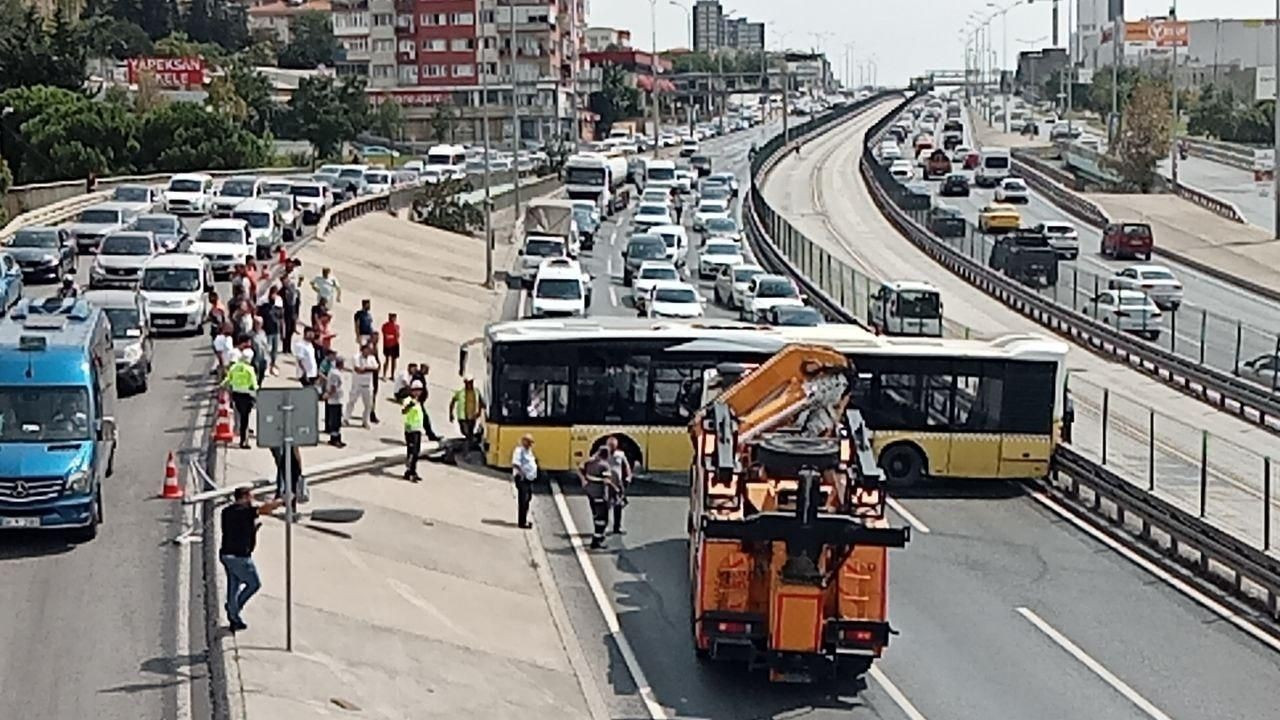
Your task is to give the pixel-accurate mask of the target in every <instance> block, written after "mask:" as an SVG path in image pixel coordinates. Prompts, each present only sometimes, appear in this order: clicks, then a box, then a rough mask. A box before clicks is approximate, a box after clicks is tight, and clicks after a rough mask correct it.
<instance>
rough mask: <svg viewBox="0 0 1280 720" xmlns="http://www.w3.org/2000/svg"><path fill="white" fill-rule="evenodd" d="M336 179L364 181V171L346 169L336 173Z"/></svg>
mask: <svg viewBox="0 0 1280 720" xmlns="http://www.w3.org/2000/svg"><path fill="white" fill-rule="evenodd" d="M338 177H340V178H343V179H344V180H362V179H364V171H363V170H361V169H360V168H347V169H346V170H343V171H342V172H340V173H338Z"/></svg>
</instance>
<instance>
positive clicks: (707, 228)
mask: <svg viewBox="0 0 1280 720" xmlns="http://www.w3.org/2000/svg"><path fill="white" fill-rule="evenodd" d="M712 238H724V239H725V240H732V241H734V242H736V243H738V244H739V245H741V244H742V228H740V227H738V221H737V220H734V219H733V218H731V217H728V216H725V217H713V218H709V219H708V220H707V222H706V223H705V224H704V225H703V226H702V241H703V242H704V243H705V242H706V241H708V240H710V239H712Z"/></svg>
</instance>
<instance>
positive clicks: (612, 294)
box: [609, 285, 618, 307]
mask: <svg viewBox="0 0 1280 720" xmlns="http://www.w3.org/2000/svg"><path fill="white" fill-rule="evenodd" d="M609 304H610V305H612V306H614V307H618V291H617V290H615V289H614V288H613V286H612V285H610V286H609Z"/></svg>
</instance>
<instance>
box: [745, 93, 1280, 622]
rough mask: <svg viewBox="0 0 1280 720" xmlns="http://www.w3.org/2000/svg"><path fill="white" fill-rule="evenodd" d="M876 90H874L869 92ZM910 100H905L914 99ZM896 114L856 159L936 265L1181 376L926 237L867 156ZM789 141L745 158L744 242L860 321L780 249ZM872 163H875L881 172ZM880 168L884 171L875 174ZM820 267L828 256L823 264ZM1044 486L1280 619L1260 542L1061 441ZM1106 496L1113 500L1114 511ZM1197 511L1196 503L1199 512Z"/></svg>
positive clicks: (803, 132) (830, 118)
mask: <svg viewBox="0 0 1280 720" xmlns="http://www.w3.org/2000/svg"><path fill="white" fill-rule="evenodd" d="M878 99H880V98H875V99H873V100H878ZM907 102H910V99H908V101H907ZM905 105H906V102H904V103H903V106H905ZM865 106H866V103H860V104H859V105H856V106H854V107H852V108H847V109H840V110H838V111H836V112H832V113H828V114H827V115H824V116H821V117H819V118H815V119H814V120H811V121H810V122H808V123H805V124H804V125H801V126H799V127H797V128H796V129H795V137H799V138H804V137H806V136H808V135H812V134H815V133H816V132H819V131H821V130H823V129H825V128H826V127H828V126H830V125H832V124H834V123H836V122H838V121H840V120H843V119H845V118H847V117H849V116H850V115H852V114H854V113H856V112H860V111H861V110H862V109H865ZM896 114H897V113H896V112H895V113H890V114H889V115H887V116H886V119H885V120H882V121H881V122H879V123H877V124H876V125H875V126H873V127H872V128H871V129H870V130H869V131H868V132H867V135H866V137H867V138H868V141H867V145H866V146H865V147H864V154H863V158H862V162H860V172H862V173H863V174H864V177H865V178H866V180H867V181H868V186H869V187H870V188H871V189H872V195H873V198H872V199H873V201H874V202H875V203H876V205H877V206H878V207H879V208H880V210H881V212H883V213H884V214H885V216H886V218H888V219H889V220H890V222H891V223H892V224H893V225H894V226H895V227H896V228H897V229H898V230H899V232H901V233H902V234H903V235H904V236H905V237H907V238H908V239H909V240H911V241H912V242H913V243H914V244H916V245H917V246H919V247H921V249H923V250H925V252H927V253H928V254H930V256H932V257H934V259H936V260H938V261H939V262H940V263H941V264H943V265H944V266H946V267H948V268H949V269H951V270H952V271H953V272H956V273H957V274H959V275H961V277H964V278H965V279H966V280H969V281H970V282H972V283H974V284H976V285H979V286H980V287H982V288H983V289H984V290H987V291H988V292H991V293H992V294H994V295H996V296H997V297H998V298H999V299H1001V300H1002V301H1004V302H1005V303H1006V304H1008V305H1010V306H1011V307H1014V308H1015V309H1018V310H1019V311H1021V312H1023V313H1024V314H1027V315H1030V316H1032V317H1033V318H1035V319H1037V320H1038V321H1040V322H1042V323H1043V324H1046V325H1048V326H1049V327H1051V328H1052V329H1055V330H1058V331H1059V332H1063V333H1064V334H1067V335H1070V336H1072V337H1073V338H1075V339H1077V340H1079V341H1081V342H1084V343H1087V344H1089V345H1090V346H1092V347H1095V348H1099V349H1104V350H1108V351H1109V353H1110V354H1113V355H1119V356H1121V357H1122V358H1124V359H1125V361H1126V362H1127V363H1128V364H1130V365H1135V366H1140V367H1143V369H1145V370H1147V371H1148V372H1152V373H1153V374H1157V375H1163V378H1164V379H1166V380H1168V381H1170V382H1173V383H1174V384H1177V383H1178V380H1177V378H1178V377H1180V376H1179V375H1178V373H1177V372H1175V371H1168V370H1163V369H1162V368H1161V367H1160V365H1159V364H1158V363H1159V361H1160V359H1159V358H1152V357H1150V353H1149V351H1148V349H1147V348H1143V347H1131V346H1132V345H1133V341H1132V340H1131V339H1129V338H1125V337H1123V336H1121V335H1120V334H1119V333H1114V332H1110V333H1109V332H1107V330H1108V329H1107V328H1105V327H1095V326H1097V325H1098V324H1097V323H1096V321H1093V320H1090V319H1088V318H1071V317H1069V316H1068V315H1069V314H1067V313H1063V312H1062V311H1061V310H1058V309H1055V308H1054V307H1053V304H1052V303H1046V302H1044V301H1043V299H1041V298H1039V297H1037V296H1036V295H1035V294H1034V293H1030V292H1028V291H1027V290H1026V289H1025V288H1021V287H1020V286H1016V285H1013V284H1012V283H1010V282H1009V281H1008V280H1006V279H1004V278H1003V277H1001V276H999V275H996V274H995V273H993V272H991V271H990V270H988V269H987V268H985V267H982V266H981V265H979V264H977V263H974V262H973V261H972V260H970V259H969V258H966V257H964V256H963V255H960V254H959V253H956V252H955V251H954V250H952V249H951V248H949V247H948V246H946V245H945V244H943V243H941V242H938V241H937V240H936V239H933V238H931V236H929V235H928V233H927V232H926V231H925V230H924V228H922V227H920V226H919V225H918V224H917V223H915V221H914V220H913V219H911V218H910V217H908V216H907V215H906V213H905V212H903V211H902V210H901V209H900V208H899V207H898V206H897V203H896V202H895V201H894V200H893V199H892V198H891V197H890V194H889V193H888V192H886V191H885V189H884V188H885V187H900V186H899V185H898V183H897V182H896V181H893V180H892V178H891V177H890V176H888V174H887V171H886V170H885V169H884V168H881V167H880V166H879V164H878V163H876V162H874V158H869V155H868V154H869V153H870V147H871V144H872V142H874V141H875V139H876V137H877V136H878V135H879V134H880V133H881V132H882V131H883V130H884V128H885V127H886V126H887V124H888V122H890V121H891V120H892V119H893V118H894V117H895V116H896ZM787 149H789V145H788V144H784V143H783V142H782V138H781V137H774V138H773V139H771V140H770V141H769V142H768V143H766V144H765V146H764V147H763V148H761V151H760V152H759V154H758V155H757V157H756V158H755V159H753V161H752V163H751V181H750V187H749V188H748V193H749V194H748V200H749V202H747V203H746V204H745V210H746V213H745V214H746V217H745V219H744V225H745V229H746V234H747V238H748V241H749V242H750V243H751V244H752V246H753V247H754V248H755V249H756V253H757V257H759V258H760V259H761V260H762V263H764V264H766V265H769V266H770V267H771V269H774V270H776V271H780V272H786V273H788V274H790V275H792V276H793V277H795V279H796V281H797V282H798V283H799V284H800V285H801V287H803V288H805V290H806V292H808V293H809V296H810V300H811V302H812V304H814V305H815V306H816V307H818V308H819V309H820V310H821V311H822V312H823V313H824V314H826V315H828V316H829V317H833V318H837V319H840V320H844V321H854V322H856V321H857V320H858V318H856V317H855V316H854V315H853V314H852V313H850V312H849V310H848V309H847V307H846V305H845V304H844V303H843V302H842V301H841V300H837V299H835V298H833V297H832V296H830V295H828V294H827V293H826V292H824V290H823V287H822V286H821V285H820V284H819V283H816V282H814V281H813V280H812V279H811V278H808V277H805V276H803V275H801V274H800V273H799V271H798V270H797V268H796V267H795V265H793V264H792V263H791V262H790V261H789V260H788V259H787V258H786V257H785V256H784V255H783V253H782V252H781V250H780V248H779V246H778V244H777V242H776V241H775V237H776V235H774V234H773V233H775V232H778V231H779V229H785V230H784V231H785V232H789V233H794V234H795V235H798V236H800V237H801V238H803V235H802V234H800V233H799V232H798V231H797V230H796V229H795V228H794V227H792V226H790V224H789V223H787V222H786V220H785V219H783V218H781V216H780V215H778V213H776V212H775V211H774V210H773V209H772V208H771V207H770V206H769V204H768V203H767V202H766V201H765V200H764V197H763V194H762V193H761V192H760V183H761V181H762V180H763V178H764V177H765V175H766V174H767V173H768V171H769V170H770V169H772V167H773V165H774V164H776V162H777V161H778V159H779V158H780V156H781V155H782V154H783V153H784V152H785V151H786V150H787ZM868 160H870V162H868ZM877 170H879V171H880V172H879V173H877V172H876V171H877ZM881 174H882V175H884V177H878V175H881ZM881 183H885V184H884V185H882V184H881ZM805 239H806V240H807V238H805ZM810 244H812V243H810ZM819 266H820V267H823V266H824V265H823V264H822V263H820V264H819ZM1083 321H1087V322H1083ZM1196 381H1197V379H1196V378H1185V379H1184V381H1183V382H1185V383H1186V384H1187V385H1194V384H1195V383H1196ZM1269 466H1270V463H1269V461H1268V462H1267V464H1266V467H1267V472H1266V473H1265V477H1264V483H1265V495H1264V497H1265V498H1268V499H1269V498H1270V497H1271V491H1270V473H1269ZM1202 474H1203V471H1202ZM1064 478H1065V480H1064ZM1203 482H1204V480H1203V479H1202V490H1201V492H1202V495H1201V497H1202V498H1203V497H1204V495H1203V493H1204V492H1205V491H1204V489H1203V487H1204V486H1203ZM1047 485H1048V486H1049V487H1050V488H1051V489H1052V490H1053V491H1054V492H1056V493H1058V494H1060V495H1064V496H1069V497H1071V498H1072V499H1076V500H1079V499H1082V498H1083V499H1085V500H1086V501H1087V502H1092V507H1091V508H1089V507H1085V504H1082V503H1077V504H1078V505H1080V506H1081V507H1083V508H1084V509H1088V510H1093V511H1095V514H1096V515H1098V516H1101V517H1103V518H1105V519H1107V520H1109V521H1110V522H1112V523H1114V524H1116V525H1117V526H1120V527H1124V526H1125V523H1126V518H1129V519H1132V518H1137V519H1138V520H1139V521H1140V522H1141V527H1140V530H1139V531H1138V532H1137V534H1136V535H1135V537H1136V539H1138V540H1139V541H1142V542H1146V543H1149V544H1151V545H1153V546H1155V547H1157V548H1159V549H1160V550H1161V551H1162V552H1163V553H1164V554H1165V555H1166V556H1167V557H1169V558H1170V559H1171V560H1174V561H1177V562H1181V563H1183V564H1186V558H1187V557H1188V553H1189V554H1190V556H1191V557H1192V559H1193V562H1192V569H1195V570H1198V571H1200V573H1201V575H1202V576H1203V577H1205V578H1208V579H1210V580H1213V579H1214V578H1218V579H1223V578H1225V580H1224V581H1223V582H1219V583H1217V584H1218V585H1219V586H1220V587H1221V588H1222V589H1224V590H1225V591H1227V592H1229V593H1232V594H1233V595H1235V596H1236V597H1238V598H1240V599H1242V600H1245V601H1246V602H1249V603H1251V604H1253V605H1255V606H1257V607H1260V608H1262V609H1263V610H1265V612H1266V613H1267V614H1268V615H1269V616H1270V617H1271V618H1272V619H1275V620H1280V604H1278V603H1277V597H1278V596H1280V561H1277V559H1276V558H1274V557H1272V556H1271V555H1269V554H1267V553H1266V552H1264V551H1263V550H1261V549H1259V548H1257V547H1254V546H1252V545H1250V544H1249V543H1248V542H1247V541H1244V540H1241V539H1239V538H1236V537H1234V536H1232V535H1231V534H1229V533H1227V532H1225V531H1224V530H1222V529H1221V528H1218V527H1215V526H1213V525H1212V524H1210V523H1209V522H1207V521H1206V520H1205V519H1202V518H1200V517H1196V516H1194V515H1192V514H1190V513H1188V512H1186V511H1183V510H1181V509H1179V508H1178V507H1176V506H1174V505H1173V504H1171V503H1170V502H1168V501H1166V500H1163V499H1161V498H1159V497H1157V496H1155V495H1154V494H1152V493H1150V492H1146V491H1144V490H1143V489H1142V487H1141V486H1140V485H1139V484H1136V483H1133V482H1130V481H1129V480H1126V479H1125V478H1124V477H1122V476H1120V475H1118V474H1117V473H1116V472H1115V471H1113V470H1112V469H1110V468H1108V467H1106V466H1105V465H1100V464H1098V463H1095V462H1093V461H1092V460H1089V459H1088V458H1087V457H1085V456H1084V455H1082V454H1081V453H1079V452H1077V451H1075V450H1074V449H1072V448H1071V447H1069V446H1063V445H1060V446H1059V447H1058V449H1057V450H1056V451H1055V455H1054V460H1053V465H1052V471H1051V477H1050V479H1049V480H1048V481H1047ZM1104 500H1105V503H1104V502H1103V501H1104ZM1106 504H1109V505H1110V510H1109V509H1108V508H1107V507H1106ZM1202 505H1203V500H1202ZM1111 510H1114V512H1112V511H1111ZM1203 514H1204V513H1203V510H1202V512H1201V515H1203ZM1263 514H1264V516H1265V517H1266V521H1265V528H1266V529H1265V530H1264V535H1265V538H1266V539H1265V540H1264V543H1265V544H1266V545H1268V546H1269V545H1270V530H1269V528H1270V502H1266V503H1264V508H1263Z"/></svg>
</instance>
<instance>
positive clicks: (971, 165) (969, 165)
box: [964, 150, 982, 170]
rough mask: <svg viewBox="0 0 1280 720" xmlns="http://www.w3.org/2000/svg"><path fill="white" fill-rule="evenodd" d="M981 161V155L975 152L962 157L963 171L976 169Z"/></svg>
mask: <svg viewBox="0 0 1280 720" xmlns="http://www.w3.org/2000/svg"><path fill="white" fill-rule="evenodd" d="M981 160H982V155H981V154H979V153H978V151H977V150H974V151H972V152H970V153H969V154H968V155H965V156H964V169H965V170H974V169H977V167H978V163H979V162H980V161H981Z"/></svg>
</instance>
